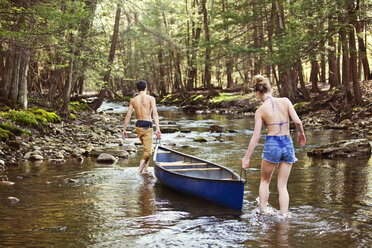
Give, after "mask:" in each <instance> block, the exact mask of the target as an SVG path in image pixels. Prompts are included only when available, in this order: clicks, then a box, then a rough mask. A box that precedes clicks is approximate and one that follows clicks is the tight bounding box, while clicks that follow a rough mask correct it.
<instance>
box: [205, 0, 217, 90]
mask: <svg viewBox="0 0 372 248" xmlns="http://www.w3.org/2000/svg"><path fill="white" fill-rule="evenodd" d="M206 5H207V0H202V11H203V22H204V34H205V41H206V48H205V66H204V82H205V85H206V86H207V88H208V90H209V94H211V95H215V94H216V92H215V90H214V89H213V85H212V82H211V79H212V78H211V52H212V50H211V44H210V42H211V41H210V34H209V25H208V12H207V6H206Z"/></svg>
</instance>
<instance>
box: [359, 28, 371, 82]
mask: <svg viewBox="0 0 372 248" xmlns="http://www.w3.org/2000/svg"><path fill="white" fill-rule="evenodd" d="M362 26H363V24H362V22H361V21H358V22H356V23H355V28H356V33H357V37H358V48H359V58H360V59H361V61H362V65H363V71H364V80H366V81H367V80H370V79H372V75H371V72H370V69H369V63H368V58H367V48H366V46H365V44H364V40H363V35H362V33H363V27H362Z"/></svg>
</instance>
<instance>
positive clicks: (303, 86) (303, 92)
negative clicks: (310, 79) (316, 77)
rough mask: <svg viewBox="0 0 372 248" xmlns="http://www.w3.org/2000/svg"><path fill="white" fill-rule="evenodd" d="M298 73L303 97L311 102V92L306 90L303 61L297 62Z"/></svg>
mask: <svg viewBox="0 0 372 248" xmlns="http://www.w3.org/2000/svg"><path fill="white" fill-rule="evenodd" d="M297 71H298V79H299V81H300V87H301V88H300V91H301V93H302V96H303V97H304V98H305V100H306V101H310V100H311V97H310V94H309V91H308V90H307V89H306V85H305V80H304V76H303V68H302V63H301V60H298V62H297Z"/></svg>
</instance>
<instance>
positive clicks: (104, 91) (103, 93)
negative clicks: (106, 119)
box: [90, 3, 121, 111]
mask: <svg viewBox="0 0 372 248" xmlns="http://www.w3.org/2000/svg"><path fill="white" fill-rule="evenodd" d="M120 13H121V4H119V3H118V4H117V8H116V15H115V25H114V31H113V35H112V39H111V47H110V52H109V56H108V59H107V61H108V64H107V71H106V72H105V74H104V76H103V82H104V85H103V88H102V89H101V90H100V93H99V95H98V98H97V99H95V100H94V101H93V102H92V103H91V105H90V107H91V108H92V109H93V110H95V111H96V110H97V109H98V108H99V107H100V106H101V105H102V103H103V101H104V100H105V97H106V94H108V83H109V80H110V74H111V66H112V63H113V62H114V57H115V51H116V45H117V42H118V36H119V23H120Z"/></svg>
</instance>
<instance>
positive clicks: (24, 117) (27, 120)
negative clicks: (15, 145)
mask: <svg viewBox="0 0 372 248" xmlns="http://www.w3.org/2000/svg"><path fill="white" fill-rule="evenodd" d="M0 116H3V117H4V118H6V119H8V120H11V121H12V122H14V123H16V124H18V125H22V126H28V127H32V128H34V127H37V126H39V124H43V125H46V124H47V123H48V122H51V123H59V122H61V118H60V117H59V116H58V115H57V114H56V113H55V112H48V111H46V110H44V109H39V108H32V109H29V110H27V111H23V110H19V111H17V110H13V109H11V110H9V111H8V112H2V113H0Z"/></svg>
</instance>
